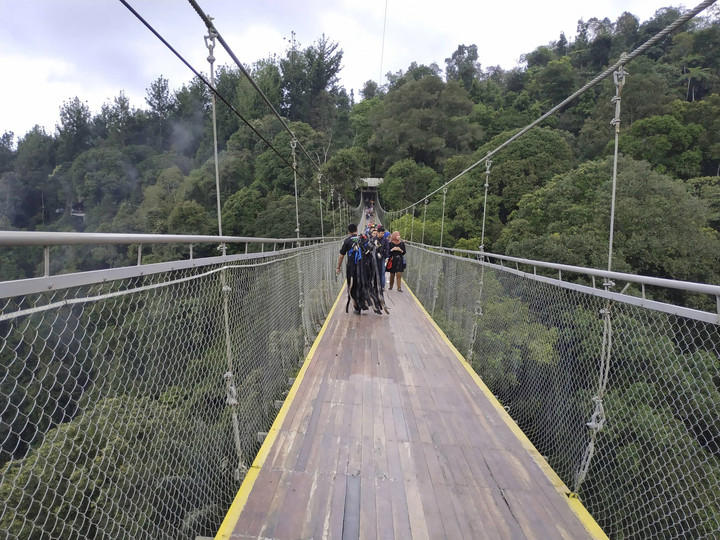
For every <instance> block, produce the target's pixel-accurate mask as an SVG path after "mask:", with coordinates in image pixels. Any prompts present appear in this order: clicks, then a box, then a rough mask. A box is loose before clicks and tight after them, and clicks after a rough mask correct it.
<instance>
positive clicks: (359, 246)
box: [335, 223, 383, 315]
mask: <svg viewBox="0 0 720 540" xmlns="http://www.w3.org/2000/svg"><path fill="white" fill-rule="evenodd" d="M348 232H349V233H350V235H349V236H348V237H347V238H345V240H344V241H343V243H342V246H341V247H340V256H339V257H338V263H337V268H336V269H335V273H336V274H339V273H340V270H341V268H342V262H343V259H344V258H345V256H347V264H346V267H345V268H346V280H347V290H348V300H347V304H346V305H345V311H346V312H347V311H348V308H349V306H350V302H351V301H352V303H353V310H354V311H355V313H356V314H357V315H359V314H360V312H361V311H364V310H367V309H369V308H371V307H372V308H373V311H375V313H378V314H379V313H382V311H381V310H382V308H383V305H382V302H381V299H380V296H379V294H378V283H377V279H376V272H375V271H374V269H375V266H374V265H375V264H376V263H375V261H374V260H373V246H372V245H371V243H370V242H369V239H368V238H367V236H365V235H360V234H358V232H357V226H356V225H355V224H354V223H351V224H350V225H348Z"/></svg>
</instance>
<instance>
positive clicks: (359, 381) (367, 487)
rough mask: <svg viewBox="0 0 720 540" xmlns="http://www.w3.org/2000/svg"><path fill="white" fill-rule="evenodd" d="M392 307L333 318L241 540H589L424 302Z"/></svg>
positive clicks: (405, 299) (261, 479) (241, 525)
mask: <svg viewBox="0 0 720 540" xmlns="http://www.w3.org/2000/svg"><path fill="white" fill-rule="evenodd" d="M393 292H394V291H393ZM393 303H394V304H393V305H394V307H393V314H392V315H391V316H390V317H386V316H382V317H380V316H377V315H375V314H372V313H371V314H368V313H364V314H363V315H361V316H360V317H358V316H355V315H346V314H345V313H344V312H343V311H342V310H339V311H336V313H335V314H334V315H333V319H332V320H331V321H330V323H329V324H328V326H327V329H326V332H325V335H324V336H323V340H322V342H321V344H320V346H319V347H318V349H317V352H316V355H315V357H314V358H313V359H312V362H311V364H310V365H309V366H308V368H307V370H306V372H305V377H304V378H303V380H302V381H301V383H300V387H299V389H298V392H297V394H296V398H295V400H294V402H293V404H292V407H291V408H290V410H289V412H288V414H287V415H286V417H285V420H284V422H283V425H282V426H280V427H279V431H278V433H277V436H276V438H275V441H274V444H273V446H272V448H271V449H270V450H269V452H268V458H267V460H266V461H265V465H264V466H263V468H262V470H261V471H260V472H259V474H258V476H257V480H256V482H255V485H254V487H253V489H252V491H251V493H250V496H249V498H248V500H247V503H246V504H245V507H244V508H243V510H242V512H241V513H240V519H239V520H238V522H237V525H236V528H235V532H234V536H233V537H237V538H258V537H267V538H298V537H303V538H311V537H312V538H353V539H357V538H381V539H391V538H414V539H415V538H418V539H434V538H473V539H475V538H478V539H483V538H487V539H494V538H518V539H519V538H587V534H586V532H585V529H584V528H583V526H582V524H581V523H580V522H579V520H578V519H577V518H576V516H575V515H574V514H573V513H572V512H571V510H570V508H569V506H568V505H567V503H566V501H564V500H563V497H562V495H560V494H558V493H557V491H556V489H555V488H554V487H553V486H552V484H551V483H550V481H549V480H548V479H547V477H546V476H545V475H544V473H543V472H542V470H541V469H540V468H539V467H538V466H537V464H536V463H535V462H534V461H533V460H532V458H531V457H530V455H529V454H528V453H527V451H525V450H524V448H523V447H522V445H521V444H520V443H519V441H518V439H517V438H516V436H515V435H514V433H513V432H512V430H511V429H510V428H509V427H508V426H507V425H506V424H505V422H504V421H503V420H502V418H501V417H500V416H499V415H498V414H497V411H496V409H495V408H494V406H493V405H492V404H491V403H490V401H488V399H487V398H486V397H485V395H484V394H483V393H482V391H481V390H480V389H479V387H478V386H477V385H476V384H475V382H474V381H473V380H472V378H471V377H470V376H469V375H468V373H467V372H466V371H465V369H464V368H463V367H462V365H461V364H460V363H459V362H458V361H457V359H455V358H454V356H453V354H452V353H451V351H450V350H449V349H448V347H447V345H446V343H445V342H444V341H443V340H442V339H441V338H440V336H439V334H437V333H436V332H435V330H434V328H433V327H432V325H431V324H430V323H429V321H427V320H426V319H424V318H423V317H424V316H423V314H422V312H421V311H420V310H419V309H418V308H417V306H416V305H415V303H414V301H412V299H411V298H410V297H409V296H408V295H405V294H402V293H400V294H394V295H393Z"/></svg>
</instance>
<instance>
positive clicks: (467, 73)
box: [445, 44, 480, 92]
mask: <svg viewBox="0 0 720 540" xmlns="http://www.w3.org/2000/svg"><path fill="white" fill-rule="evenodd" d="M477 60H478V51H477V45H475V44H473V45H467V46H466V45H458V48H457V50H456V51H455V52H453V53H452V56H450V58H446V59H445V65H446V66H447V67H446V68H445V76H446V77H447V80H448V81H459V82H460V83H462V85H463V87H464V88H465V90H467V91H468V92H470V91H471V89H472V86H473V82H474V81H475V78H476V77H477V76H478V75H479V74H480V63H479V62H478V61H477Z"/></svg>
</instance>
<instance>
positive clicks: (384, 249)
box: [375, 225, 390, 290]
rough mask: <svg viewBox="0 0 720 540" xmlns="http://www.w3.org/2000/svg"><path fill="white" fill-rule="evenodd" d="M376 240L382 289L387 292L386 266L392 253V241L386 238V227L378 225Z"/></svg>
mask: <svg viewBox="0 0 720 540" xmlns="http://www.w3.org/2000/svg"><path fill="white" fill-rule="evenodd" d="M375 238H376V239H377V240H376V241H377V244H378V248H377V253H378V269H379V270H380V288H381V289H383V290H385V265H386V264H387V258H388V254H389V252H390V246H389V243H390V241H389V239H388V238H387V237H386V236H385V227H383V226H382V225H378V228H377V229H376V230H375Z"/></svg>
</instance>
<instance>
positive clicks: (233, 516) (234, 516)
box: [215, 286, 345, 540]
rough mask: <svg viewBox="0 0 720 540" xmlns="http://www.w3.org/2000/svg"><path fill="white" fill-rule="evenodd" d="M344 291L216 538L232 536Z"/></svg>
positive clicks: (329, 314) (321, 330) (319, 334)
mask: <svg viewBox="0 0 720 540" xmlns="http://www.w3.org/2000/svg"><path fill="white" fill-rule="evenodd" d="M344 291H345V287H344V286H343V288H342V289H341V290H340V292H339V293H338V295H337V298H336V299H335V303H334V304H333V305H332V307H331V308H330V312H329V313H328V316H327V317H326V318H325V322H324V323H323V325H322V328H321V329H320V332H318V335H317V337H316V338H315V341H314V342H313V344H312V347H310V350H309V351H308V354H307V356H306V357H305V360H304V361H303V365H302V367H301V368H300V371H299V372H298V374H297V377H295V382H294V383H293V385H292V387H290V391H289V392H288V395H287V397H286V398H285V401H284V402H283V406H282V407H281V408H280V411H279V412H278V414H277V416H276V417H275V420H274V421H273V423H272V426H270V431H268V434H267V437H265V440H264V441H263V443H262V446H260V450H259V451H258V453H257V455H256V456H255V460H254V461H253V464H252V465H251V466H250V469H248V471H247V473H246V474H245V478H244V479H243V482H242V484H240V489H239V490H238V492H237V494H236V495H235V499H234V500H233V502H232V504H231V505H230V508H229V509H228V511H227V514H225V519H223V522H222V524H221V525H220V528H219V529H218V532H217V534H216V535H215V540H228V539H229V538H230V535H231V534H232V532H233V529H234V528H235V525H236V524H237V520H238V519H239V518H240V514H241V513H242V511H243V508H245V503H247V500H248V497H249V496H250V492H251V491H252V488H253V486H254V485H255V480H257V477H258V475H259V474H260V469H261V468H262V466H263V464H264V463H265V460H266V459H267V456H268V454H269V453H270V449H271V448H272V445H273V443H274V442H275V439H276V438H277V435H278V433H279V432H280V428H281V427H282V424H283V421H284V420H285V417H286V416H287V413H288V411H289V410H290V406H291V405H292V402H293V400H294V399H295V394H297V391H298V388H299V387H300V383H301V382H302V380H303V377H304V376H305V372H306V371H307V369H308V366H309V365H310V361H311V360H312V358H313V356H314V355H315V351H316V350H317V348H318V345H319V344H320V340H321V339H322V337H323V335H324V334H325V329H326V328H327V327H328V324H329V323H330V318H331V317H332V315H333V313H335V308H337V305H338V303H339V302H340V298H342V295H343V292H344Z"/></svg>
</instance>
